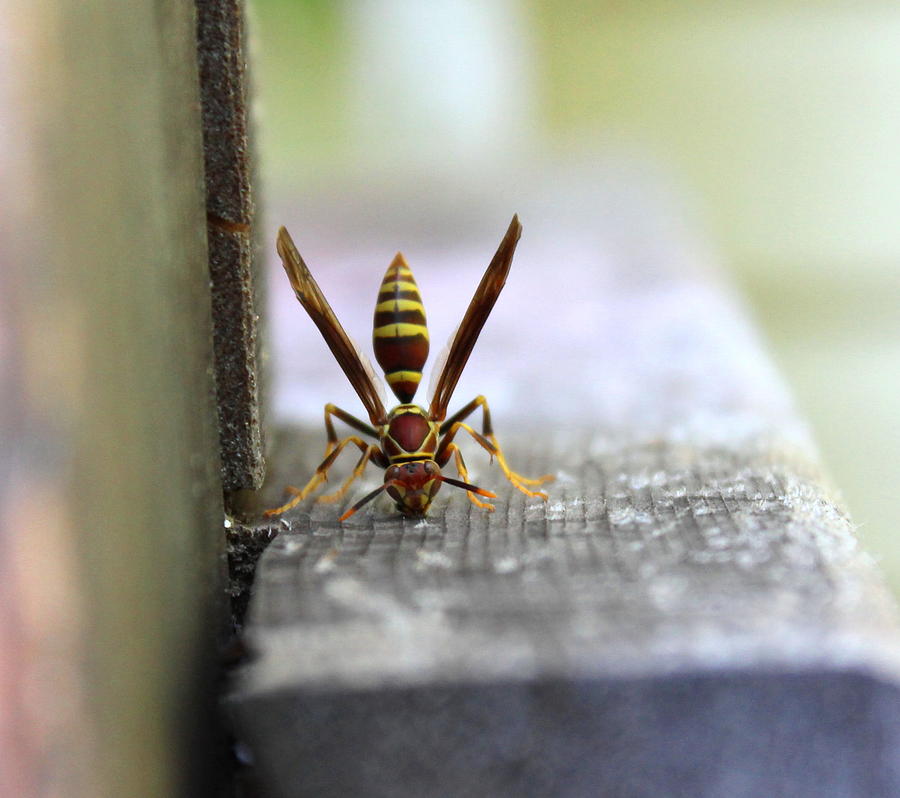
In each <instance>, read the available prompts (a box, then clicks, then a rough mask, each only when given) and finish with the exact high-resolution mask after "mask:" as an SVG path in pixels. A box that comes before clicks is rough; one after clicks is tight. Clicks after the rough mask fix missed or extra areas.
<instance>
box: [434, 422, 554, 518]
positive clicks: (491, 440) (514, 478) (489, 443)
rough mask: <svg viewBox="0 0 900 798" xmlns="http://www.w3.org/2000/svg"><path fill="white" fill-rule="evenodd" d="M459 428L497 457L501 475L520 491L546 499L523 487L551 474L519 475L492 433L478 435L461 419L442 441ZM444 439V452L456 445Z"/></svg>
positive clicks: (541, 493) (540, 494) (448, 439)
mask: <svg viewBox="0 0 900 798" xmlns="http://www.w3.org/2000/svg"><path fill="white" fill-rule="evenodd" d="M461 429H462V430H465V431H466V432H468V433H469V435H471V436H472V438H473V439H474V440H475V442H476V443H477V444H478V445H479V446H481V447H482V448H483V449H484V450H485V451H486V452H487V453H488V454H490V455H491V456H492V457H496V458H497V462H498V463H499V464H500V468H501V469H502V470H503V475H504V476H505V477H506V478H507V479H508V480H509V481H510V482H511V483H512V484H513V485H514V486H515V487H516V488H518V489H519V490H520V491H522V493H524V494H525V495H526V496H537V497H538V498H540V499H543V500H544V501H547V494H546V493H544V492H543V491H540V490H529V489H528V488H526V487H525V485H540V484H541V483H542V482H547V481H549V480H551V479H553V475H552V474H545V475H544V476H542V477H538V478H537V479H528V478H527V477H522V476H520V475H519V474H517V473H516V472H515V471H513V470H512V469H511V468H510V467H509V466H508V465H507V464H506V458H505V457H504V456H503V450H502V449H501V448H500V445H499V444H498V443H497V439H496V438H495V437H494V435H493V434H491V435H490V437H486V436H484V435H480V434H479V433H477V432H475V430H473V429H472V428H471V427H470V426H469V425H468V424H464V423H463V422H461V421H457V422H455V423H454V424H453V426H452V427H450V429H449V430H448V432H447V434H446V436H445V437H444V441H450V440H452V439H453V436H454V435H456V433H457V432H458V431H459V430H461ZM444 441H442V442H441V448H444V447H445V446H446V449H445V451H446V452H449V450H450V447H454V448H455V447H456V444H454V443H449V444H445V443H444ZM438 462H440V460H438Z"/></svg>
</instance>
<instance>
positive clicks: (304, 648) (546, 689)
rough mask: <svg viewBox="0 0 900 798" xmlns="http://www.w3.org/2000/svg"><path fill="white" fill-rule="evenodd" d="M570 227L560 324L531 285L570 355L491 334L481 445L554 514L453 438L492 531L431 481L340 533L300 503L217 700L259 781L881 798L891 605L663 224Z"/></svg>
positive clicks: (306, 439)
mask: <svg viewBox="0 0 900 798" xmlns="http://www.w3.org/2000/svg"><path fill="white" fill-rule="evenodd" d="M640 202H643V200H639V203H638V204H640ZM626 215H627V216H628V218H629V219H631V220H632V221H634V220H638V219H641V218H646V217H647V216H652V214H651V213H650V211H649V210H648V211H647V213H644V214H637V213H634V212H633V211H631V212H629V214H626ZM522 216H523V221H524V222H525V230H526V232H525V235H524V236H523V240H522V244H521V245H520V255H519V258H520V259H521V260H520V262H518V263H517V265H516V266H515V267H514V272H515V270H516V269H519V270H521V272H522V273H523V274H525V275H528V274H535V273H537V271H538V270H539V269H540V268H541V267H542V264H546V263H547V262H548V260H547V256H548V253H547V252H541V251H540V245H539V244H538V245H535V247H534V248H533V249H532V250H531V254H528V253H529V248H528V238H527V236H528V231H529V227H528V215H527V214H526V213H523V214H522ZM557 221H558V220H557ZM568 224H569V226H568V227H566V225H565V224H557V225H556V226H555V227H553V225H550V224H548V229H551V228H552V229H555V231H556V232H555V234H554V243H553V251H554V252H556V254H557V256H558V255H559V253H560V252H563V253H565V254H566V257H558V260H557V263H558V264H559V265H558V267H557V266H555V272H554V286H555V287H556V286H558V288H557V292H558V293H560V294H562V295H563V299H564V300H565V301H566V302H567V303H568V304H567V305H566V307H567V308H568V309H569V311H570V312H569V313H568V315H558V316H554V315H553V314H552V303H553V301H554V299H553V297H551V296H550V295H549V294H547V296H546V305H545V309H546V310H547V311H548V315H547V318H548V319H555V320H556V323H557V324H558V326H559V328H560V330H559V332H558V333H554V332H553V329H552V325H550V324H548V325H547V326H546V327H545V328H544V331H545V334H546V335H547V336H549V337H550V338H551V339H553V340H552V341H551V343H555V342H556V341H557V340H564V341H565V342H566V344H567V345H566V346H565V347H562V346H560V347H558V348H557V349H556V350H554V351H556V353H557V355H558V357H557V358H556V359H555V360H554V361H553V366H552V369H544V370H541V369H539V368H536V367H535V365H534V363H533V362H531V361H528V360H527V359H526V360H524V362H523V360H521V359H517V358H516V357H515V355H510V347H511V346H514V345H515V344H514V342H515V338H514V337H512V336H510V335H505V336H504V335H502V334H501V335H500V336H499V337H498V339H497V340H496V343H491V341H490V339H488V340H486V341H485V347H486V350H487V359H488V361H489V362H494V363H503V364H504V369H506V371H505V372H504V373H505V375H508V380H509V381H510V384H511V385H513V386H516V387H515V388H514V389H513V390H514V391H515V392H518V393H519V395H520V396H523V397H528V401H527V403H526V402H519V403H518V404H519V406H520V407H523V406H524V407H525V408H526V410H528V411H529V412H528V413H526V412H522V411H521V410H520V411H516V410H514V409H509V408H508V409H509V412H505V413H504V414H503V415H502V416H501V415H499V414H497V413H495V414H494V423H495V427H496V428H497V433H498V436H499V437H500V440H501V442H502V443H503V444H504V448H505V449H506V451H507V455H508V458H509V461H510V463H511V464H512V465H513V467H515V468H516V469H517V470H520V471H522V472H523V473H526V474H538V473H543V472H545V471H551V472H554V473H556V474H557V477H558V478H557V481H556V482H555V483H553V484H552V485H550V486H549V488H548V491H549V494H550V499H549V501H548V502H547V503H546V504H544V503H542V502H540V501H537V500H534V499H527V498H526V497H524V496H523V495H522V494H520V493H518V492H517V491H515V490H514V489H512V488H511V487H509V486H508V485H507V484H506V483H505V482H504V480H503V478H502V475H501V474H500V472H499V469H498V468H497V467H496V466H494V467H489V466H487V465H486V464H484V463H481V462H479V458H480V453H476V452H477V451H478V450H477V448H476V447H473V448H472V450H471V451H470V450H468V449H467V450H466V455H467V462H468V465H469V466H470V468H473V470H475V471H476V473H475V475H474V478H473V481H475V482H477V483H478V484H480V485H483V486H484V487H488V488H490V489H492V490H497V492H498V493H499V494H500V496H499V498H498V500H497V501H496V505H497V510H496V512H495V513H493V514H487V513H483V512H480V511H478V510H477V509H475V508H473V507H471V505H470V504H469V502H468V501H467V500H466V498H465V496H464V495H462V494H461V493H460V492H454V491H452V490H450V489H444V490H443V491H442V492H441V493H440V494H439V495H438V497H437V500H436V503H435V505H434V509H433V512H432V513H431V515H430V516H429V517H428V518H427V519H426V520H424V521H415V520H405V519H402V518H399V517H398V516H397V515H396V514H395V513H394V512H393V511H392V509H391V507H390V505H389V503H387V502H382V503H378V502H375V503H373V505H372V506H369V507H368V508H366V509H365V510H364V511H361V512H360V513H358V514H357V515H356V516H354V517H353V518H351V519H349V520H348V521H347V522H345V523H344V524H343V525H338V524H337V523H336V522H335V519H336V517H337V516H338V515H339V513H340V511H341V509H342V508H341V507H336V506H328V505H321V504H319V505H316V504H306V505H304V506H301V508H299V509H298V511H296V512H294V513H291V514H288V515H286V516H284V517H283V518H282V519H281V520H280V522H279V523H278V524H276V525H274V528H275V529H277V530H278V531H279V535H278V537H277V538H276V539H275V540H274V541H273V543H272V544H271V545H270V546H269V548H268V549H267V550H266V551H265V553H264V554H263V556H262V558H261V560H260V563H259V566H258V569H257V576H256V583H255V587H254V595H253V598H252V601H251V603H250V610H249V616H248V620H247V625H246V638H247V643H248V645H249V646H250V648H251V650H252V651H254V652H255V654H256V656H255V658H254V659H253V660H252V661H251V662H250V663H249V664H248V665H247V666H246V667H245V668H244V669H243V670H242V671H241V672H240V673H239V675H238V678H237V679H236V681H235V685H234V689H233V692H232V695H231V697H230V700H229V706H230V708H231V710H232V711H233V713H234V716H235V718H236V722H237V724H238V728H239V730H240V733H241V735H242V736H243V737H244V738H245V739H246V740H247V742H248V743H249V745H250V747H251V748H252V750H253V753H254V756H255V761H256V763H257V766H258V769H259V772H260V775H261V779H262V780H263V783H264V784H265V785H266V788H267V789H268V790H269V792H270V793H271V794H272V795H277V796H288V795H296V794H301V793H304V792H306V793H309V794H316V795H342V794H343V795H346V794H356V795H384V796H387V795H398V794H399V795H434V794H442V795H535V796H538V795H573V796H577V795H616V796H658V795H678V796H681V795H684V796H723V797H724V796H729V797H730V798H732V797H733V796H758V795H792V796H807V795H808V796H823V795H842V796H844V795H860V796H862V795H866V796H872V795H892V794H896V791H897V790H898V789H900V754H898V751H900V745H898V744H900V721H898V718H900V713H898V710H900V693H898V690H897V685H898V681H897V680H898V677H900V648H898V641H900V638H898V626H897V612H896V607H895V605H894V603H893V600H892V598H891V597H890V596H889V594H888V593H887V591H886V590H885V588H884V586H883V584H882V582H881V580H880V577H879V576H878V574H877V573H876V572H875V569H874V567H873V565H872V563H871V561H870V560H869V558H867V557H866V555H865V554H863V553H861V552H860V551H859V550H858V548H857V544H856V540H855V538H854V535H853V528H852V525H851V523H850V521H849V520H848V518H847V517H846V515H845V513H844V512H843V511H842V509H841V508H840V506H839V504H838V503H836V501H835V496H834V494H833V492H832V491H831V489H830V488H828V487H827V483H826V482H825V480H824V479H823V477H822V474H821V471H820V468H819V466H818V465H817V459H816V455H815V450H814V447H813V445H812V444H811V442H810V440H809V436H808V434H807V431H806V428H805V425H804V424H803V423H802V421H801V420H799V419H798V418H797V416H796V414H795V413H794V411H793V410H792V408H791V403H790V400H789V397H788V396H787V394H786V392H785V390H784V388H783V386H782V384H781V382H780V380H779V379H778V378H777V376H776V375H775V374H774V373H773V372H772V369H771V367H770V366H769V364H768V362H767V361H766V359H765V357H764V356H763V355H762V354H761V351H760V347H759V344H758V342H757V340H756V337H755V335H754V334H753V331H752V329H751V327H750V326H749V325H748V323H747V322H746V320H745V318H744V316H743V313H742V311H741V309H740V307H739V306H738V305H737V303H736V302H735V301H734V299H733V297H732V296H731V295H730V293H729V292H728V291H727V290H726V289H723V288H722V287H721V286H719V285H717V284H716V282H715V280H714V278H711V277H710V276H709V275H708V274H703V273H701V271H700V270H699V269H697V268H696V265H697V261H698V259H697V258H696V257H694V258H693V260H692V256H691V253H689V252H688V251H687V250H686V249H684V248H683V247H681V248H680V247H679V245H678V243H677V241H675V240H674V239H672V238H668V239H667V238H666V237H665V236H663V235H662V234H661V233H659V230H658V229H657V230H656V234H655V235H648V236H646V237H645V238H642V237H641V235H640V233H641V231H640V224H641V223H637V222H635V224H633V225H631V226H629V227H625V226H622V227H621V228H618V230H619V232H618V233H616V232H615V231H614V230H611V229H610V228H609V227H607V226H605V225H603V224H600V225H596V226H595V228H589V227H587V226H582V227H578V225H577V221H576V222H575V223H573V222H572V221H571V220H570V221H569V223H568ZM573 224H574V225H575V229H574V230H573V227H572V225H573ZM651 224H652V223H651ZM585 231H588V232H585ZM617 236H618V238H617ZM626 237H627V238H629V239H630V243H629V245H628V246H627V247H626V246H623V247H618V246H616V244H617V241H618V242H621V240H622V239H623V238H626ZM536 239H540V234H538V235H537V236H536ZM576 239H577V240H578V241H579V242H580V244H581V245H580V246H579V247H574V246H570V245H569V244H570V242H571V240H576ZM635 241H638V242H641V243H635ZM536 250H537V251H536ZM694 254H696V253H694ZM569 256H571V257H569ZM532 270H534V271H532ZM516 273H518V272H516ZM419 279H420V282H421V283H423V284H424V283H425V282H426V279H425V278H424V277H421V276H420V277H419ZM515 279H516V274H513V275H512V276H511V278H510V283H511V284H513V283H515ZM600 286H602V290H600ZM516 290H517V289H515V288H511V291H512V292H513V295H515V291H516ZM522 307H523V305H522V304H521V303H519V304H515V303H514V304H513V308H514V309H515V308H518V309H519V319H518V323H519V326H520V327H521V308H522ZM513 312H514V313H515V310H514V311H513ZM493 321H494V320H493V319H492V322H493ZM514 321H515V319H514ZM506 323H507V320H506V319H504V318H502V317H501V318H498V319H497V320H496V324H497V325H498V326H499V327H500V328H501V330H503V329H504V325H505V324H506ZM572 329H579V330H580V331H581V332H582V333H583V335H582V336H580V337H576V336H573V335H567V333H566V330H572ZM554 335H558V339H557V338H554ZM560 375H564V376H565V378H566V380H567V382H565V383H564V384H566V385H567V387H570V388H571V390H569V391H567V392H566V394H565V397H564V399H565V405H564V406H565V407H566V409H567V412H566V413H565V414H560V413H559V412H558V410H559V407H560V404H561V401H562V399H561V396H560V389H559V386H560V384H562V383H561V376H560ZM557 377H560V379H556V378H557ZM468 398H469V397H468V396H460V397H458V399H459V402H460V403H462V402H463V401H465V400H466V399H468ZM451 410H452V408H451ZM312 429H313V428H312V427H310V428H304V429H302V430H296V429H294V430H286V431H284V432H283V434H282V439H281V440H280V441H279V444H278V447H277V451H278V457H277V458H275V466H276V473H275V475H274V479H273V482H274V483H276V484H285V483H287V482H296V481H298V480H299V479H302V478H303V476H302V475H305V474H308V473H310V470H311V469H312V467H314V465H315V463H316V461H317V459H318V458H319V457H320V451H321V450H320V447H321V445H322V436H321V433H320V432H318V431H316V432H312ZM485 459H486V458H485ZM378 478H379V477H378V476H377V475H375V474H373V475H372V477H371V484H372V485H375V484H377V480H378ZM334 484H335V485H336V484H337V478H335V481H334ZM367 488H368V485H361V486H359V488H358V494H359V495H362V494H363V493H364V491H365V490H366V489H367ZM353 501H354V497H353V494H352V493H351V495H348V497H347V499H346V503H347V504H350V503H352V502H353ZM266 794H269V793H266Z"/></svg>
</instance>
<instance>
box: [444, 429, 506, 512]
mask: <svg viewBox="0 0 900 798" xmlns="http://www.w3.org/2000/svg"><path fill="white" fill-rule="evenodd" d="M445 451H446V454H447V455H448V456H449V454H450V452H453V459H454V460H455V462H456V473H457V474H459V476H460V478H461V479H462V481H463V482H468V481H469V472H468V470H467V469H466V464H465V462H464V461H463V456H462V452H461V451H460V450H459V446H457V445H456V444H455V443H451V444H448V446H447V448H446V450H445ZM466 496H468V497H469V501H470V502H472V504H474V505H475V506H476V507H481V508H482V509H483V510H487V511H488V512H491V513H492V512H494V505H493V504H488V503H487V502H483V501H481V500H480V499H478V497H477V496H476V495H475V494H474V493H472V491H470V490H467V491H466Z"/></svg>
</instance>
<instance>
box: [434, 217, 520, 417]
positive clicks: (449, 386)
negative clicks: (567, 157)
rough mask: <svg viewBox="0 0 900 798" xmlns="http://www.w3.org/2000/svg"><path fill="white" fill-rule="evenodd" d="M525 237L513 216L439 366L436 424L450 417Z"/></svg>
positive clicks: (436, 393) (435, 386) (435, 403)
mask: <svg viewBox="0 0 900 798" xmlns="http://www.w3.org/2000/svg"><path fill="white" fill-rule="evenodd" d="M521 235H522V225H521V224H520V223H519V217H518V216H513V218H512V221H511V222H510V223H509V229H508V230H507V231H506V235H504V236H503V240H502V241H501V242H500V246H499V247H497V252H496V253H495V254H494V257H493V259H492V260H491V263H490V265H489V266H488V267H487V271H485V273H484V277H482V278H481V282H480V283H479V284H478V288H477V289H476V291H475V296H473V297H472V301H471V302H470V303H469V308H468V310H467V311H466V315H465V316H463V320H462V322H461V323H460V325H459V329H457V331H456V335H454V336H453V341H452V343H451V344H450V348H449V351H448V352H447V360H446V363H444V364H443V366H442V367H441V366H440V363H439V364H438V368H440V371H439V372H436V373H437V374H438V377H437V381H436V382H435V383H434V393H433V396H432V398H431V406H430V408H429V414H430V416H431V419H432V420H433V421H443V420H444V419H445V418H446V416H447V406H448V405H449V404H450V398H451V397H452V396H453V391H454V389H455V388H456V383H457V382H458V381H459V378H460V375H461V374H462V372H463V369H464V368H465V366H466V362H467V361H468V359H469V355H471V354H472V348H473V347H474V346H475V342H476V341H477V340H478V335H479V334H480V333H481V328H482V327H483V326H484V323H485V321H487V317H488V316H489V315H490V313H491V310H492V308H493V307H494V303H495V302H496V301H497V297H498V296H500V292H501V291H502V290H503V286H504V284H505V283H506V275H507V274H509V267H510V266H511V265H512V259H513V254H514V253H515V251H516V244H518V243H519V236H521Z"/></svg>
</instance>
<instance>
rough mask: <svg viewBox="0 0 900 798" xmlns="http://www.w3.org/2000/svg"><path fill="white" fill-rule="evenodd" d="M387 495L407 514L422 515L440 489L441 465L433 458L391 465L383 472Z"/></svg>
mask: <svg viewBox="0 0 900 798" xmlns="http://www.w3.org/2000/svg"><path fill="white" fill-rule="evenodd" d="M384 484H385V486H386V490H387V492H388V495H389V496H390V497H391V498H392V499H394V501H396V502H397V509H398V510H399V511H400V512H401V513H406V514H407V515H422V514H423V513H424V512H425V511H426V510H427V509H428V505H429V504H431V500H432V498H433V497H434V495H435V494H436V493H437V492H438V491H439V490H440V489H441V467H440V466H439V465H438V464H437V463H436V462H434V460H417V461H415V462H413V463H401V464H398V465H392V466H391V467H390V468H388V469H387V471H385V472H384Z"/></svg>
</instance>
